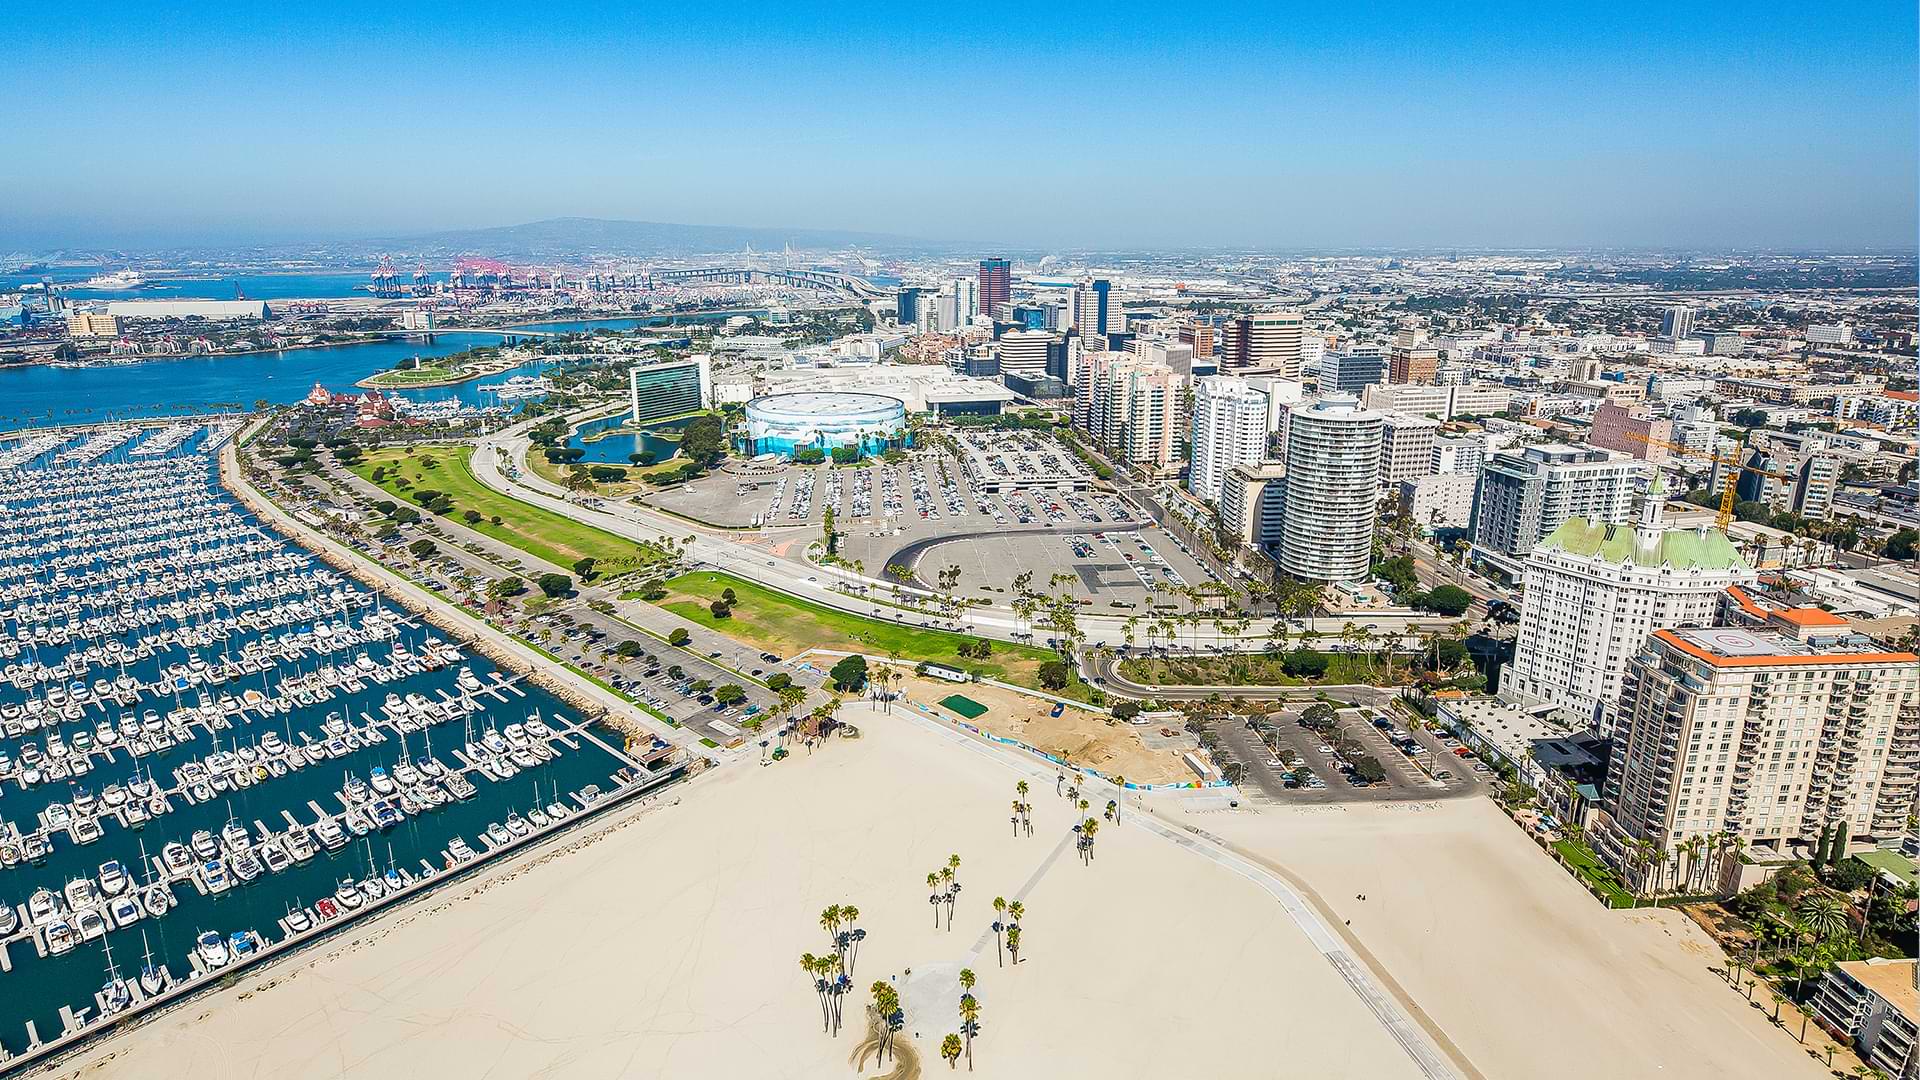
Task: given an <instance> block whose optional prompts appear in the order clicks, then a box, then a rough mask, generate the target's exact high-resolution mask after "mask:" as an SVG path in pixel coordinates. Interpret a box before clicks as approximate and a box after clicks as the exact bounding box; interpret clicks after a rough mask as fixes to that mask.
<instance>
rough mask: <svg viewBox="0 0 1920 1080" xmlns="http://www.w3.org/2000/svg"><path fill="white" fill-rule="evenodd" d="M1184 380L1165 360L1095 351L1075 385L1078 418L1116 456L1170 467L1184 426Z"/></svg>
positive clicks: (1160, 467) (1149, 465) (1161, 468)
mask: <svg viewBox="0 0 1920 1080" xmlns="http://www.w3.org/2000/svg"><path fill="white" fill-rule="evenodd" d="M1183 382H1184V380H1182V379H1181V378H1180V376H1179V375H1178V374H1176V373H1175V372H1174V370H1173V369H1172V368H1170V367H1168V366H1166V365H1165V364H1155V363H1151V362H1148V361H1145V360H1142V359H1140V358H1139V357H1136V356H1133V355H1130V354H1128V353H1116V352H1099V353H1092V354H1090V355H1088V356H1087V357H1086V360H1085V366H1084V369H1083V370H1082V372H1081V373H1080V377H1079V379H1078V380H1077V381H1076V383H1075V384H1074V389H1075V392H1074V408H1073V412H1074V422H1075V423H1076V424H1078V425H1080V426H1081V427H1082V428H1084V429H1085V430H1086V432H1087V434H1088V435H1090V436H1092V437H1093V440H1094V441H1095V442H1097V443H1099V444H1100V446H1101V447H1102V448H1104V449H1105V450H1106V451H1107V452H1108V453H1109V454H1111V455H1112V456H1114V457H1116V458H1119V459H1120V460H1122V461H1125V462H1126V463H1128V464H1130V465H1138V466H1142V467H1145V468H1147V469H1149V470H1152V471H1154V472H1162V471H1165V470H1167V469H1168V467H1169V466H1171V465H1172V464H1173V463H1174V459H1175V457H1176V452H1177V449H1178V446H1179V441H1180V439H1179V434H1180V432H1181V431H1183V430H1185V429H1184V427H1183V426H1182V425H1181V424H1180V397H1181V393H1180V391H1181V387H1182V384H1183Z"/></svg>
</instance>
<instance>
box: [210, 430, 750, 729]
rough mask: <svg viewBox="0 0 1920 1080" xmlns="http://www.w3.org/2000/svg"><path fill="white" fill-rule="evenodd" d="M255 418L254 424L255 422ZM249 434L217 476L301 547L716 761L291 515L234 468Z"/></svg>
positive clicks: (232, 445) (618, 716) (229, 451)
mask: <svg viewBox="0 0 1920 1080" xmlns="http://www.w3.org/2000/svg"><path fill="white" fill-rule="evenodd" d="M261 422H264V421H260V422H256V424H255V425H254V426H255V427H257V426H258V423H261ZM252 434H253V431H252V429H251V428H250V429H249V430H248V431H246V432H244V433H243V434H242V437H241V438H239V439H234V440H231V441H229V442H228V443H227V445H226V446H224V447H222V448H221V450H220V479H221V482H222V483H223V484H225V485H226V487H227V489H228V490H229V491H231V492H233V494H234V496H235V497H236V498H238V499H239V500H240V501H241V503H242V504H244V505H245V506H246V507H247V509H249V510H251V511H253V512H254V513H255V514H257V515H259V517H260V518H261V519H262V520H264V521H267V522H269V523H270V524H271V525H272V526H273V527H274V528H275V529H277V530H279V531H280V532H281V533H283V534H284V535H286V536H288V537H291V538H292V539H294V540H296V541H297V542H299V543H300V544H301V545H302V546H303V547H306V548H308V549H310V550H313V551H316V552H322V553H325V554H327V555H331V556H332V557H333V558H334V559H335V560H338V561H340V562H342V563H346V564H353V565H358V566H361V567H363V568H365V569H366V570H367V571H368V572H369V573H371V574H372V575H374V576H375V577H376V578H377V579H378V580H379V581H380V582H382V585H383V591H384V592H386V593H387V594H389V595H392V596H395V597H400V598H404V599H405V600H406V601H407V602H408V604H409V605H410V606H414V607H417V608H420V609H424V610H426V611H430V612H432V613H433V615H434V617H435V618H437V619H439V620H440V621H442V622H443V623H445V624H448V625H451V626H453V627H455V628H456V629H457V630H458V631H459V632H461V633H462V634H463V635H464V636H466V637H468V638H470V639H473V640H478V641H484V642H485V643H487V644H488V645H489V646H491V647H493V648H495V649H498V650H500V651H501V652H504V653H507V654H509V655H511V656H512V657H514V658H515V659H517V660H519V661H520V662H522V663H523V664H525V665H526V666H527V667H528V668H530V669H534V670H537V671H540V672H541V673H542V674H544V675H545V676H547V677H549V678H551V679H553V680H554V681H556V682H559V683H562V684H564V685H565V686H566V687H567V688H568V689H569V690H570V691H571V692H573V693H574V694H576V695H577V696H579V697H580V698H582V699H585V700H587V701H590V702H592V703H594V704H595V705H598V706H600V707H601V708H603V709H605V710H606V711H607V713H608V715H609V716H610V717H612V718H614V719H615V720H617V721H618V722H619V723H622V724H625V725H628V726H629V727H630V728H631V729H632V730H636V731H646V732H649V733H652V734H655V735H658V736H659V737H660V738H662V739H665V740H667V741H668V742H670V743H673V744H675V745H676V746H679V747H680V748H682V749H683V750H686V751H687V752H688V753H690V754H694V755H696V756H699V757H703V758H706V759H707V760H708V761H711V762H716V763H717V762H719V761H721V760H723V759H722V757H721V755H719V754H718V753H716V752H714V751H713V750H710V749H708V748H707V747H705V746H702V745H701V744H700V741H699V738H698V736H697V734H696V733H694V732H691V731H688V730H687V729H685V728H672V727H668V726H666V725H664V724H662V723H660V722H659V721H657V720H655V719H654V718H653V717H652V716H649V715H648V714H647V713H645V712H642V711H641V710H639V709H637V708H635V707H634V706H633V705H632V704H631V703H629V702H627V701H626V700H625V699H623V698H621V697H620V696H619V695H617V694H614V693H612V692H610V691H608V690H606V689H604V688H603V687H601V686H599V685H598V684H596V683H594V682H592V681H591V680H588V679H584V678H581V677H580V676H579V675H577V674H575V673H574V672H572V671H570V670H568V669H567V668H565V667H563V666H561V665H558V664H555V663H554V662H553V661H552V660H550V659H548V658H547V657H546V656H545V655H543V654H541V653H540V652H538V651H536V650H535V649H534V648H532V647H531V646H529V645H527V644H526V643H525V642H523V641H521V640H520V639H519V638H516V637H513V636H512V635H510V634H507V633H504V632H502V631H501V630H499V629H497V628H496V627H494V626H492V625H491V624H489V623H488V622H486V621H485V620H484V619H480V618H477V617H475V616H473V615H471V614H468V613H467V612H466V611H464V610H462V609H460V608H458V607H456V606H454V605H452V604H449V603H447V602H446V601H445V600H442V599H441V598H440V597H438V596H436V595H434V594H433V593H431V592H429V591H428V590H426V589H424V588H421V587H420V586H418V585H415V584H414V583H413V582H411V581H408V580H407V579H405V578H403V577H400V576H399V575H397V574H395V573H393V572H392V571H390V570H388V569H387V568H386V567H384V566H381V565H380V564H379V563H378V562H376V561H374V560H373V559H371V558H369V557H367V556H366V555H364V554H361V553H360V552H357V551H354V550H353V549H351V548H349V547H347V546H346V545H344V544H342V543H340V542H338V541H336V540H334V539H333V538H331V537H329V536H326V535H324V534H322V533H321V532H319V531H318V530H316V529H313V528H310V527H309V526H307V525H306V524H305V523H303V522H301V521H299V520H298V519H296V518H295V517H293V515H291V514H289V513H287V512H286V511H284V510H282V509H281V508H280V507H279V505H278V504H276V503H274V502H273V500H271V499H269V498H267V497H266V495H265V494H264V493H262V492H261V491H260V490H259V489H258V488H256V487H254V486H253V484H252V483H251V482H250V481H249V480H247V478H246V476H245V474H244V473H243V472H242V470H241V469H240V461H239V452H238V448H239V444H240V443H241V442H242V441H244V439H245V438H246V437H249V436H251V435H252Z"/></svg>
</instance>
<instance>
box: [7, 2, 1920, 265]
mask: <svg viewBox="0 0 1920 1080" xmlns="http://www.w3.org/2000/svg"><path fill="white" fill-rule="evenodd" d="M128 13H129V14H131V10H130V9H128ZM96 14H97V15H98V16H99V17H98V18H96V19H94V20H93V21H91V22H90V23H89V24H88V25H86V26H83V27H67V26H60V27H55V26H53V25H49V24H30V25H28V26H25V27H22V28H20V29H19V30H18V31H17V32H16V38H15V41H14V42H13V47H12V52H13V54H14V56H13V58H14V62H13V63H12V64H10V65H9V66H8V71H7V72H5V73H3V74H0V88H4V89H5V90H6V91H7V92H8V93H9V94H10V96H11V97H12V98H13V99H14V100H16V101H39V102H58V103H60V111H59V113H58V114H57V115H56V116H55V117H53V118H51V119H47V120H43V121H42V122H36V123H34V124H31V125H27V126H25V127H23V128H22V129H20V130H19V131H18V132H17V133H16V134H15V136H14V152H13V153H11V154H10V155H9V158H10V164H9V165H8V166H6V167H0V176H4V177H5V180H6V183H7V186H8V187H9V188H10V189H11V190H12V192H13V195H12V197H11V198H10V199H9V202H8V207H7V209H6V210H4V211H0V235H6V236H8V237H9V238H10V242H9V244H8V245H7V246H9V247H12V248H21V247H26V248H35V247H48V246H86V245H100V244H121V245H128V246H137V245H139V244H141V243H151V244H155V245H160V244H164V243H166V242H168V241H169V240H172V239H174V238H180V237H187V236H192V237H196V238H199V239H201V240H204V241H209V242H233V243H243V242H261V241H274V240H296V239H298V240H323V239H329V238H362V237H370V236H400V235H418V234H421V233H424V232H433V231H438V230H444V229H462V228H482V227H491V226H502V225H507V224H511V223H514V222H527V221H537V220H541V219H545V218H551V217H562V216H583V217H602V218H612V219H628V220H646V221H669V222H686V223H693V224H701V223H710V224H731V225H762V226H766V227H772V228H780V229H793V230H805V229H823V230H835V231H844V230H851V231H863V232H876V233H892V234H898V235H901V236H907V237H914V238H920V239H925V240H928V241H937V242H947V243H975V244H979V245H982V246H993V245H1001V244H1026V245H1030V246H1032V247H1036V248H1042V247H1079V248H1102V249H1106V250H1117V249H1125V248H1150V247H1169V248H1182V249H1208V248H1221V249H1298V248H1328V247H1333V248H1401V247H1405V248H1444V247H1475V248H1502V247H1515V248H1542V247H1545V248H1580V247H1590V246H1591V247H1606V248H1612V249H1636V248H1644V249H1676V248H1679V249H1685V248H1705V249H1716V248H1743V249H1749V250H1752V249H1787V250H1793V249H1821V250H1840V249H1882V250H1884V249H1888V248H1906V247H1910V246H1911V244H1912V241H1913V237H1914V233H1915V228H1916V217H1915V212H1914V206H1915V191H1916V169H1915V159H1914V155H1913V154H1912V153H1911V152H1910V149H1911V148H1910V145H1909V144H1910V142H1911V138H1910V133H1911V132H1912V130H1913V129H1914V126H1915V118H1916V97H1915V92H1914V84H1915V75H1916V67H1915V62H1914V52H1915V50H1914V48H1913V47H1912V46H1913V44H1914V39H1915V21H1914V13H1913V11H1912V10H1911V8H1910V7H1895V6H1893V5H1890V4H1888V5H1873V6H1872V7H1871V9H1870V10H1856V11H1855V12H1854V17H1853V18H1850V19H1848V20H1829V19H1824V18H1821V17H1820V15H1819V13H1817V12H1806V13H1801V12H1796V11H1791V10H1779V11H1774V12H1772V13H1769V14H1768V15H1767V16H1766V17H1764V18H1755V17H1753V16H1752V13H1751V12H1750V11H1748V10H1745V9H1740V10H1735V9H1725V10H1722V9H1718V8H1695V9H1690V10H1669V9H1667V8H1664V7H1662V8H1655V7H1653V6H1651V5H1626V6H1618V5H1616V6H1613V7H1609V8H1606V9H1603V10H1602V9H1596V10H1593V11H1589V12H1586V13H1583V14H1582V16H1581V17H1579V18H1568V17H1566V16H1565V15H1564V14H1557V15H1553V16H1547V15H1541V14H1537V13H1533V12H1530V11H1527V10H1524V9H1520V8H1511V9H1504V10H1492V9H1489V10H1483V11H1479V12H1475V13H1473V14H1471V15H1468V16H1458V15H1448V16H1446V17H1444V18H1442V17H1440V16H1433V15H1428V14H1426V13H1425V12H1423V11H1421V10H1420V9H1418V8H1416V7H1413V6H1411V5H1383V6H1379V7H1376V8H1373V9H1369V10H1368V11H1366V12H1346V11H1341V12H1304V13H1290V12H1279V13H1275V12H1267V11H1263V12H1258V13H1256V12H1238V13H1236V12H1223V11H1219V10H1216V9H1208V10H1207V12H1206V13H1205V14H1204V15H1201V14H1197V13H1186V12H1175V11H1166V10H1161V9H1138V10H1133V11H1127V10H1123V9H1113V10H1111V11H1110V12H1109V17H1108V18H1107V19H1106V24H1107V25H1108V26H1110V27H1111V28H1112V29H1111V30H1108V31H1104V32H1102V33H1098V34H1080V33H1078V32H1076V31H1074V30H1073V29H1072V27H1071V26H1070V25H1069V23H1070V21H1069V20H1059V21H1053V22H1049V21H1045V20H1032V19H1027V20H1025V21H1019V22H1017V23H1016V24H1015V25H1017V28H1018V32H1017V33H1011V34H1004V35H995V34H992V33H988V32H986V31H985V30H983V29H981V26H982V25H992V24H993V22H994V20H995V15H994V13H992V12H983V13H982V15H983V17H984V19H985V22H984V24H982V23H975V24H973V25H969V26H966V27H963V28H957V29H956V28H952V27H943V26H937V25H933V24H930V23H915V22H914V21H913V19H914V16H913V15H912V14H910V13H909V14H902V13H900V12H894V11H885V12H882V11H879V10H877V9H875V10H864V11H853V12H849V13H846V14H841V15H838V16H836V17H833V18H829V19H822V20H817V21H806V20H802V19H798V18H796V17H795V16H793V14H792V13H787V12H778V11H773V10H746V11H740V12H733V13H719V12H706V11H702V12H695V11H676V12H673V13H671V14H669V15H665V16H662V15H657V14H656V15H648V16H644V17H642V16H635V15H632V14H630V13H617V12H604V13H556V14H553V15H550V16H549V17H548V18H547V20H546V21H544V22H542V23H541V24H539V25H537V26H531V27H529V26H525V25H522V24H520V23H519V22H513V21H508V20H504V19H501V18H498V17H493V16H489V15H488V14H487V13H485V12H481V13H479V14H474V13H473V11H472V9H470V8H463V9H462V10H461V16H460V17H459V18H457V19H452V18H442V17H440V13H437V12H435V11H433V10H431V9H422V8H409V9H407V10H406V11H405V12H382V11H376V10H361V9H354V8H348V9H346V10H341V9H329V10H328V11H326V12H324V13H321V12H315V13H312V14H302V13H295V14H291V15H276V16H275V21H273V22H271V23H266V24H258V25H247V26H235V25H232V24H230V23H228V22H226V21H223V20H218V19H207V18H205V17H204V16H205V14H206V13H205V12H203V11H200V10H199V9H197V8H194V7H188V8H184V9H177V10H176V11H174V12H171V13H149V12H145V11H142V12H141V13H140V19H141V21H142V25H143V26H145V27H146V32H145V33H144V34H143V36H142V37H141V38H138V39H133V40H124V39H122V38H120V37H114V36H111V35H110V28H111V27H113V26H115V25H119V24H121V23H122V22H123V20H120V19H117V18H116V17H115V12H114V5H107V6H106V7H104V8H102V9H100V10H99V11H98V12H97V13H96ZM1007 17H1008V18H1011V17H1012V16H1007ZM150 40H165V41H167V42H168V43H169V44H170V45H171V48H170V49H169V50H167V51H166V52H164V53H159V54H155V53H154V52H153V51H152V50H151V49H149V48H147V47H146V45H145V44H144V43H145V42H146V41H150ZM1072 130H1099V131H1107V132H1111V133H1112V135H1111V139H1110V140H1109V144H1110V145H1109V146H1108V150H1107V152H1106V153H1105V154H1103V155H1101V163H1100V165H1099V167H1098V168H1094V167H1093V163H1092V162H1090V161H1088V160H1087V158H1088V154H1090V153H1092V151H1091V150H1088V151H1083V152H1075V153H1055V152H1042V151H1045V149H1046V148H1047V147H1049V146H1051V145H1053V143H1054V141H1055V139H1056V137H1057V133H1060V132H1065V131H1072ZM103 136H108V137H103ZM1021 145H1026V146H1028V147H1029V148H1030V149H1031V150H1033V151H1034V152H1033V153H1030V154H1024V155H1022V154H1017V153H1013V154H1010V153H1009V152H1010V151H1012V150H1014V148H1016V147H1018V146H1021ZM1156 146H1159V147H1162V148H1164V151H1165V152H1162V153H1159V154H1155V153H1153V152H1152V148H1154V147H1156ZM129 163H138V167H135V168H130V167H129ZM983 176H984V177H988V178H997V179H992V182H988V183H982V178H983ZM1090 177H1097V181H1098V182H1091V181H1090V180H1089V178H1090ZM746 207H750V208H751V209H743V208H746Z"/></svg>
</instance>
